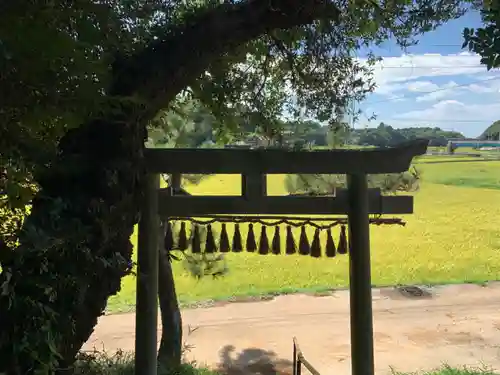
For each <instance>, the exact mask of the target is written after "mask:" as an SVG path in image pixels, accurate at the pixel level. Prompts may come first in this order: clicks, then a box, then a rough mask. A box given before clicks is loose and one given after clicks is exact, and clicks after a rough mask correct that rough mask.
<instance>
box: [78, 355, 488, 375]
mask: <svg viewBox="0 0 500 375" xmlns="http://www.w3.org/2000/svg"><path fill="white" fill-rule="evenodd" d="M235 373H237V374H241V373H242V372H241V371H237V372H235ZM388 373H389V374H392V375H498V374H497V373H495V372H494V371H492V370H491V369H489V368H487V367H480V368H473V367H465V366H464V367H461V368H457V367H451V366H448V365H444V366H442V367H440V368H437V369H434V370H431V371H421V372H415V373H403V372H397V371H394V370H393V369H390V371H388ZM72 374H73V375H134V356H133V354H131V353H125V352H121V351H119V352H117V353H116V354H113V355H109V354H107V353H105V352H91V353H82V354H80V357H79V359H78V360H77V361H76V364H75V368H74V371H73V372H72ZM225 374H227V375H231V371H230V370H229V371H225ZM158 375H219V373H218V372H217V371H215V370H211V369H209V368H207V367H200V366H197V365H196V363H195V362H192V363H184V364H182V365H181V366H180V367H179V368H177V369H173V370H172V369H170V370H162V369H159V371H158ZM262 375H278V373H276V374H270V373H267V372H262Z"/></svg>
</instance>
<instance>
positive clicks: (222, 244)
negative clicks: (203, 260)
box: [219, 223, 231, 253]
mask: <svg viewBox="0 0 500 375" xmlns="http://www.w3.org/2000/svg"><path fill="white" fill-rule="evenodd" d="M219 250H220V252H221V253H228V252H229V251H231V248H230V247H229V236H228V235H227V228H226V223H222V225H221V232H220V239H219Z"/></svg>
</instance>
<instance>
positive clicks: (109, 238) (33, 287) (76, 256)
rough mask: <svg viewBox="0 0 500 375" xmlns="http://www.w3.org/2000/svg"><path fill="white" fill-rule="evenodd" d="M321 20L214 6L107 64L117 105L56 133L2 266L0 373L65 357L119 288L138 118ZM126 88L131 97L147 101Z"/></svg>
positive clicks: (141, 121)
mask: <svg viewBox="0 0 500 375" xmlns="http://www.w3.org/2000/svg"><path fill="white" fill-rule="evenodd" d="M320 17H327V18H335V17H338V11H337V9H336V8H335V7H334V6H333V5H331V3H330V1H329V0H246V1H242V2H237V3H235V4H231V5H220V6H217V7H215V8H213V9H211V10H208V11H205V12H202V13H200V14H199V15H197V16H195V17H192V18H191V19H189V20H187V22H186V23H185V24H183V25H182V26H179V27H178V28H176V29H173V30H170V31H169V32H168V33H167V35H166V37H165V38H164V39H163V40H160V41H159V42H155V43H152V44H151V46H149V47H148V48H146V49H145V50H143V51H140V52H138V53H137V54H136V55H135V56H133V57H131V58H128V59H126V60H124V61H121V62H117V64H115V66H114V80H113V84H112V85H111V87H110V89H109V91H108V94H109V99H110V101H113V102H114V103H120V105H119V108H113V109H112V110H111V109H107V110H104V111H103V115H102V116H100V117H99V116H94V120H92V121H89V122H87V123H85V124H83V125H82V126H81V127H79V128H77V129H74V130H71V131H69V132H68V133H67V134H66V135H65V136H64V137H63V139H62V140H61V142H60V145H59V154H58V156H57V158H56V160H54V161H53V163H52V165H51V167H50V168H49V169H48V170H46V171H45V172H44V173H43V174H42V175H41V176H40V178H39V179H38V182H39V185H40V191H39V193H38V195H37V197H36V198H35V199H34V201H33V204H32V208H31V214H30V216H29V217H28V219H27V220H26V223H25V225H24V231H23V233H22V235H21V238H20V246H19V247H18V249H16V251H15V254H14V256H12V258H11V259H10V260H7V261H5V262H4V263H3V264H2V267H3V271H2V274H1V277H0V286H1V290H0V328H1V330H0V373H2V372H6V373H7V374H8V375H11V374H16V375H18V374H19V375H26V374H34V373H37V374H38V373H53V372H54V368H53V366H59V367H65V366H69V365H70V364H71V363H72V362H73V361H74V358H75V355H76V353H77V352H78V350H79V349H80V348H81V346H82V345H83V344H84V343H85V341H86V340H87V339H88V338H89V337H90V335H91V333H92V331H93V329H94V326H95V325H96V323H97V319H98V317H99V316H100V315H102V314H103V311H104V309H105V306H106V303H107V299H108V298H109V297H110V296H112V295H114V294H116V293H118V292H119V290H120V282H121V278H122V277H123V276H124V275H126V274H127V273H128V272H129V271H130V268H131V256H132V245H131V243H130V240H129V238H130V236H131V234H132V232H133V227H134V224H135V223H136V222H137V220H138V215H139V198H140V191H141V188H140V181H141V178H142V175H143V165H142V151H143V148H144V141H145V131H144V129H145V124H146V122H147V120H148V119H150V118H151V116H153V115H154V114H155V113H156V112H157V111H158V110H159V109H161V108H163V107H165V106H166V105H167V104H168V103H169V102H170V101H171V100H173V99H174V98H175V96H176V95H177V94H178V93H179V92H180V91H181V90H182V89H183V88H185V87H186V86H188V85H189V84H192V83H193V82H194V80H195V79H196V78H197V77H198V76H199V75H200V74H201V73H202V72H203V70H204V69H206V68H207V67H208V66H209V65H210V64H211V63H212V62H213V61H214V60H215V59H216V58H217V57H218V56H220V55H221V54H222V53H226V52H231V51H232V50H233V49H234V48H236V47H237V46H239V45H242V44H245V43H247V42H248V41H250V40H253V39H255V38H257V37H259V36H260V35H262V34H265V33H267V32H269V31H271V30H273V29H277V28H283V29H285V28H291V27H294V26H297V25H301V24H309V23H311V22H312V21H314V20H315V19H318V18H320ZM127 97H128V98H130V97H135V98H137V97H138V98H140V99H141V100H143V101H144V102H147V103H148V105H147V108H146V107H143V106H141V105H139V104H137V103H133V102H132V101H131V100H128V99H126V98H127ZM170 287H171V288H172V289H171V290H170V292H171V293H175V289H173V284H172V285H170ZM165 350H166V349H165Z"/></svg>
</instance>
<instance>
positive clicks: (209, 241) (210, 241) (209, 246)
mask: <svg viewBox="0 0 500 375" xmlns="http://www.w3.org/2000/svg"><path fill="white" fill-rule="evenodd" d="M216 250H217V246H216V245H215V239H214V234H213V233H212V226H211V225H210V224H208V225H207V238H206V241H205V253H214V252H215V251H216Z"/></svg>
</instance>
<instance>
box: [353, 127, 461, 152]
mask: <svg viewBox="0 0 500 375" xmlns="http://www.w3.org/2000/svg"><path fill="white" fill-rule="evenodd" d="M417 138H424V139H428V140H429V146H446V144H447V143H448V139H450V138H454V139H465V137H464V136H463V134H462V133H459V132H455V131H447V130H443V129H440V128H437V127H434V128H431V127H409V128H400V129H396V128H393V127H392V126H390V125H387V124H384V123H380V124H379V126H377V127H376V128H366V129H356V130H355V131H354V132H353V134H352V135H351V140H350V141H351V143H354V144H358V145H363V146H368V145H369V146H378V147H387V146H394V145H397V144H399V143H401V142H404V141H411V140H414V139H417Z"/></svg>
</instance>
